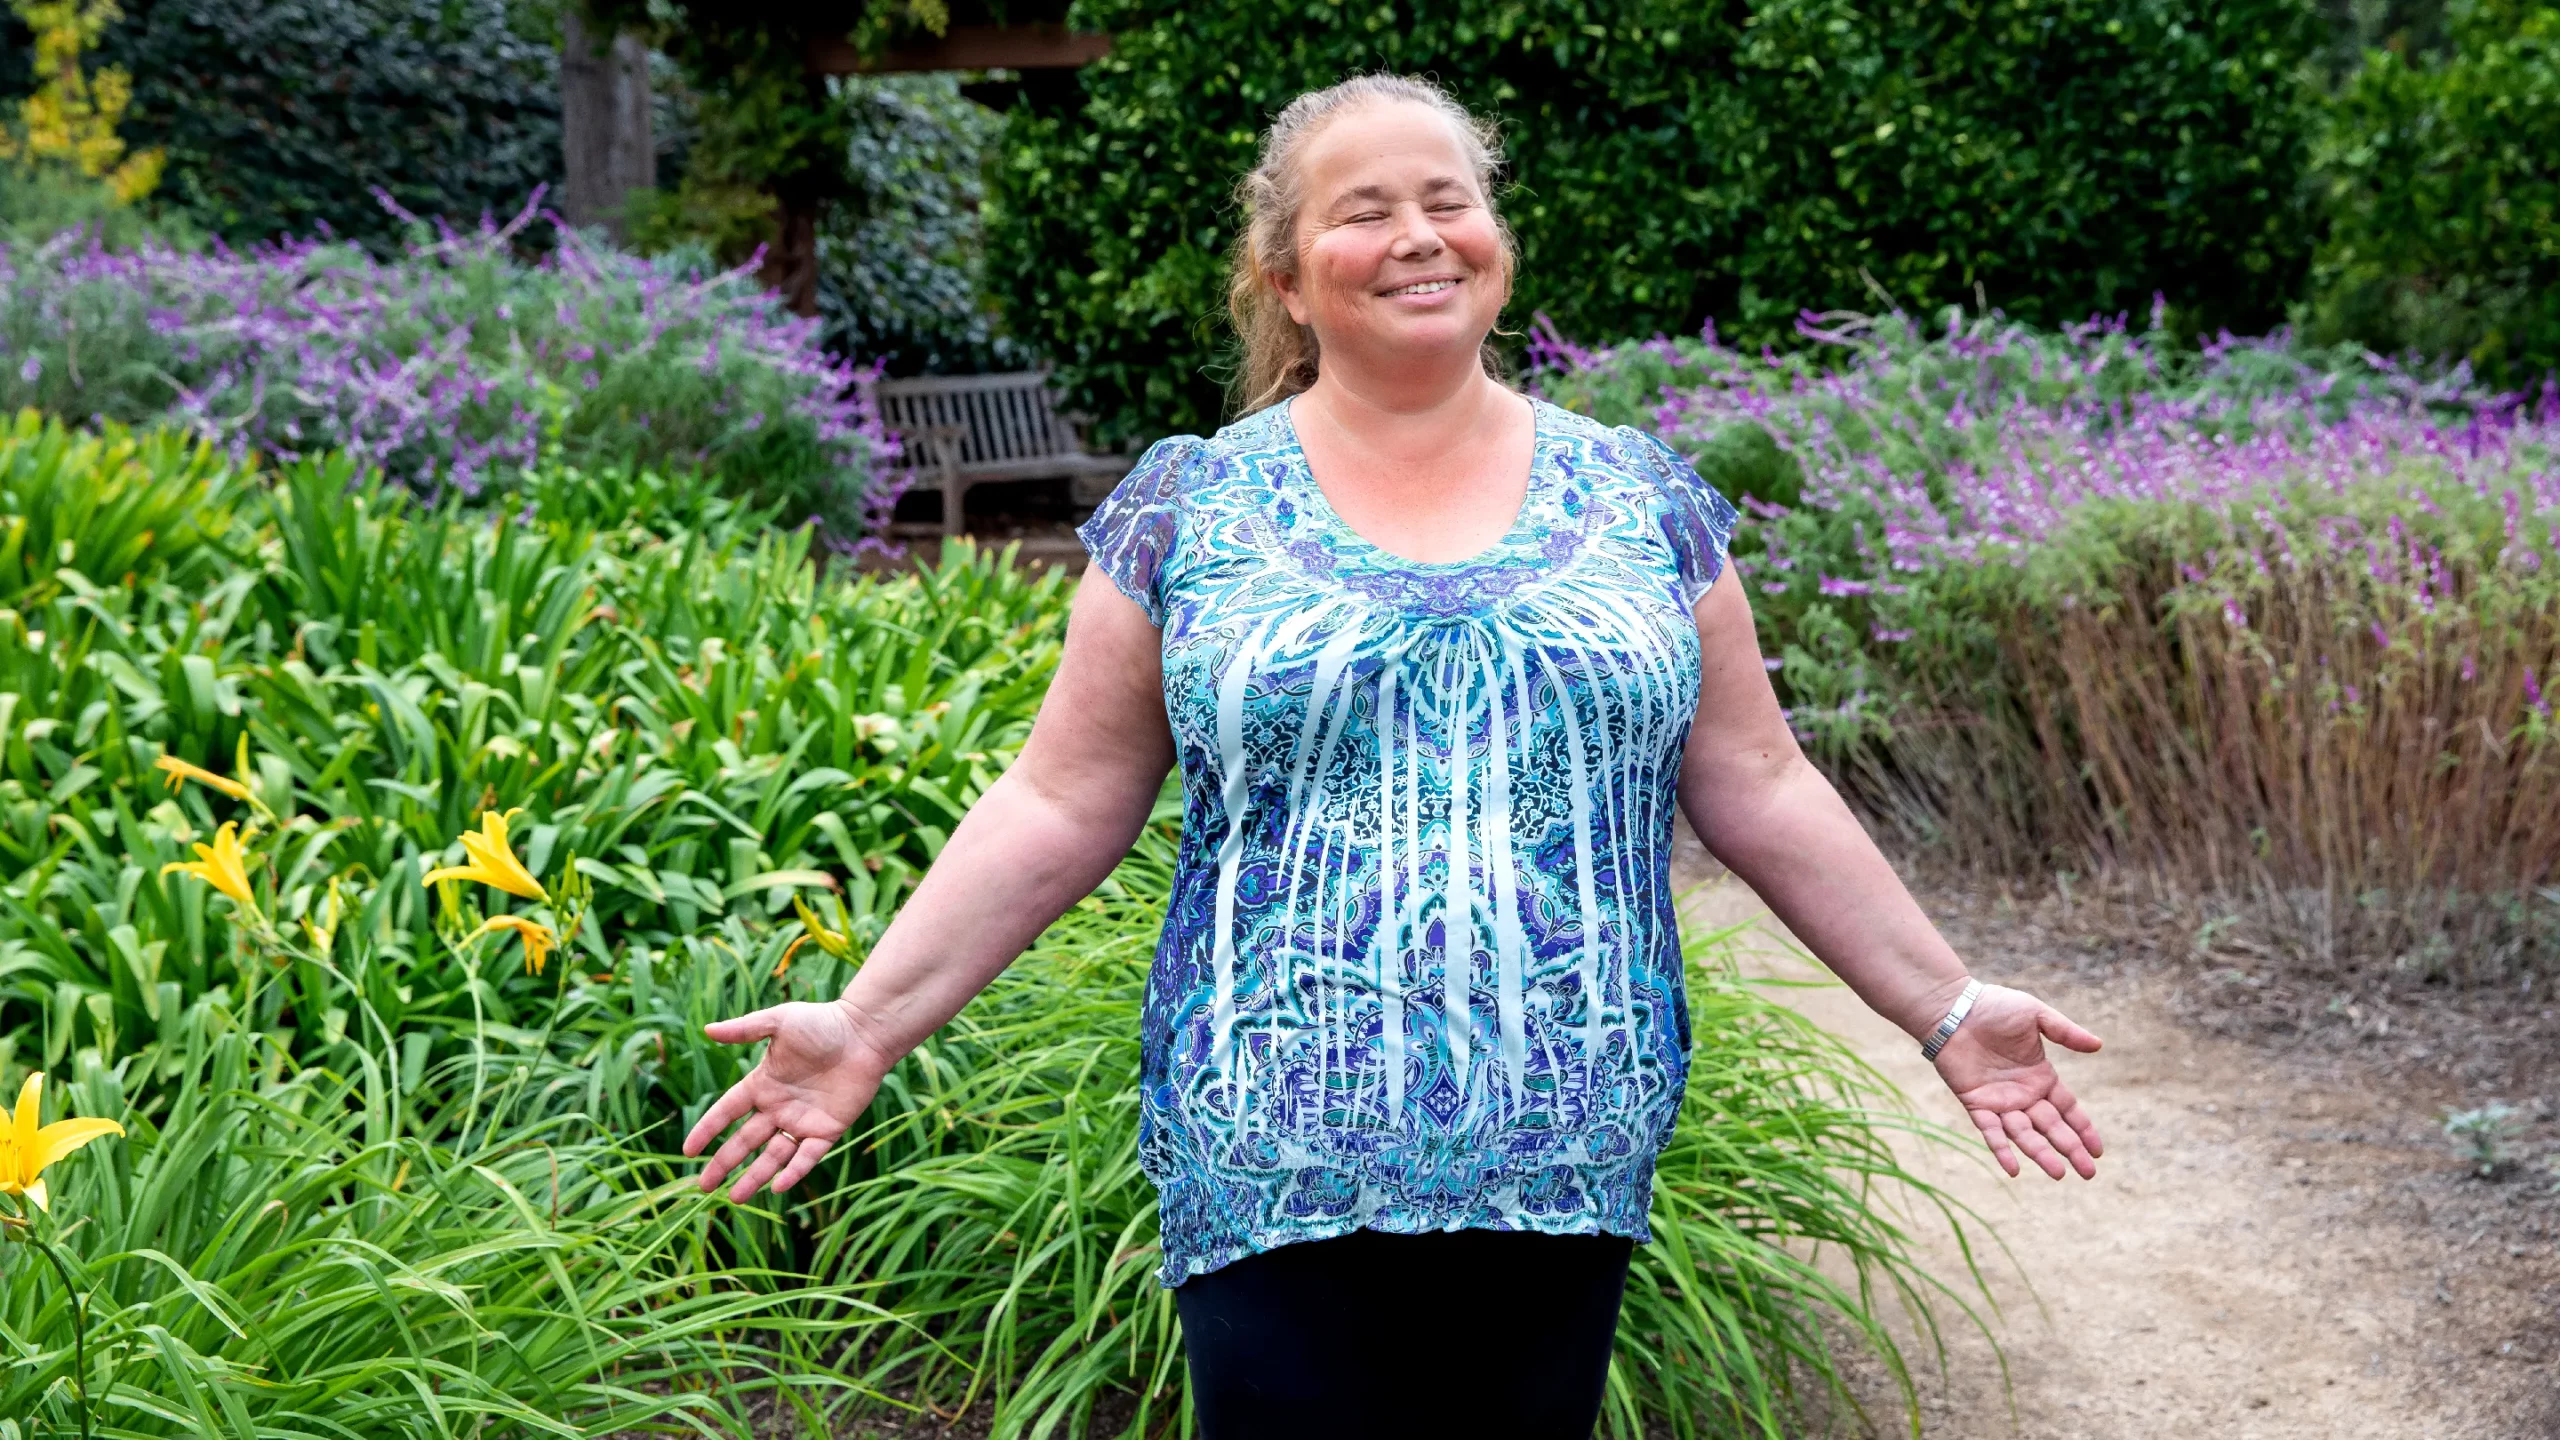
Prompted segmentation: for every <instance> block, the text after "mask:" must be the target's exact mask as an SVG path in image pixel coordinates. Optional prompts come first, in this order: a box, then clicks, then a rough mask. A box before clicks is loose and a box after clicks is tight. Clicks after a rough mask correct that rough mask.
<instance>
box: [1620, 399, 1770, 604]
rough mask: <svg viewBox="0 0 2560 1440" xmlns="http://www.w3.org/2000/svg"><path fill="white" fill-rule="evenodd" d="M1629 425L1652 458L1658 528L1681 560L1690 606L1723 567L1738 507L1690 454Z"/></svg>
mask: <svg viewBox="0 0 2560 1440" xmlns="http://www.w3.org/2000/svg"><path fill="white" fill-rule="evenodd" d="M1628 429H1629V430H1630V431H1631V432H1632V433H1633V434H1634V435H1635V436H1636V437H1637V439H1638V441H1639V448H1640V451H1641V453H1643V454H1645V455H1648V456H1650V457H1651V458H1652V461H1653V466H1654V470H1655V473H1656V474H1657V476H1658V477H1659V483H1660V486H1661V489H1662V497H1663V513H1662V530H1663V536H1664V538H1666V539H1668V540H1669V541H1670V542H1671V553H1672V554H1673V555H1674V556H1675V557H1677V558H1678V560H1679V563H1680V592H1681V594H1682V595H1683V596H1684V597H1685V598H1686V599H1687V600H1688V602H1689V603H1690V604H1691V605H1692V606H1694V605H1696V604H1697V603H1698V601H1699V599H1700V598H1701V597H1703V596H1704V595H1705V594H1706V593H1707V590H1708V589H1709V587H1711V586H1713V585H1714V584H1715V583H1716V577H1717V576H1718V575H1721V574H1723V573H1724V562H1725V556H1726V554H1727V552H1728V551H1729V549H1730V548H1731V546H1732V544H1733V527H1734V525H1735V523H1736V522H1738V521H1739V520H1740V519H1741V518H1742V512H1740V511H1738V510H1736V509H1735V508H1734V507H1733V502H1732V501H1730V500H1727V499H1725V498H1724V496H1723V495H1722V494H1721V493H1719V492H1718V491H1717V490H1716V487H1714V486H1713V485H1710V484H1708V483H1707V481H1706V477H1704V476H1702V475H1700V474H1699V473H1698V468H1697V467H1696V466H1694V465H1692V464H1690V463H1689V458H1688V457H1687V456H1685V455H1683V454H1681V453H1680V452H1679V451H1677V450H1674V449H1672V448H1671V447H1670V446H1669V445H1668V444H1666V443H1664V442H1663V440H1662V439H1661V438H1660V437H1659V436H1656V435H1654V434H1652V433H1651V432H1649V431H1644V430H1637V429H1635V428H1634V427H1632V426H1630V427H1628Z"/></svg>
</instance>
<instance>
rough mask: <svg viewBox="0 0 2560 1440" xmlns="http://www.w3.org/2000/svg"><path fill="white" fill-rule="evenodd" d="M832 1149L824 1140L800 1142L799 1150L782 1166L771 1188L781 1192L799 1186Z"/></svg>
mask: <svg viewBox="0 0 2560 1440" xmlns="http://www.w3.org/2000/svg"><path fill="white" fill-rule="evenodd" d="M832 1148H834V1147H833V1146H831V1145H829V1144H828V1143H827V1142H826V1141H824V1140H814V1139H812V1140H803V1141H801V1142H800V1148H799V1149H798V1150H797V1151H795V1152H794V1153H793V1154H792V1156H791V1163H790V1164H788V1165H785V1166H783V1167H782V1173H781V1174H779V1175H776V1176H774V1177H773V1188H774V1189H775V1190H776V1191H782V1190H788V1189H790V1188H791V1187H792V1186H794V1185H797V1184H799V1183H800V1182H801V1180H802V1179H804V1178H806V1177H807V1175H808V1174H809V1172H810V1171H812V1170H815V1169H817V1168H818V1162H819V1161H820V1160H823V1159H825V1158H826V1156H827V1151H829V1150H830V1149H832Z"/></svg>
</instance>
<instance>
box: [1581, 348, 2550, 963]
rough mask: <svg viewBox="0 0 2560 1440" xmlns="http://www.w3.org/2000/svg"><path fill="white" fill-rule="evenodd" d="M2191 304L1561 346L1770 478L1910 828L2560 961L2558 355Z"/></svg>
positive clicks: (1827, 633)
mask: <svg viewBox="0 0 2560 1440" xmlns="http://www.w3.org/2000/svg"><path fill="white" fill-rule="evenodd" d="M2157 324H2158V322H2157V320H2156V318H2155V321H2154V326H2155V328H2154V329H2153V330H2151V331H2149V332H2143V331H2136V330H2133V329H2130V328H2128V327H2127V326H2126V325H2125V324H2124V323H2123V321H2122V320H2121V319H2119V320H2116V321H2111V322H2097V323H2092V324H2088V325H2083V326H2077V327H2072V328H2070V329H2067V330H2064V331H2062V332H2059V333H2049V332H2040V331H2036V330H2032V329H2029V328H2026V327H2023V326H2018V325H2014V324H2010V323H2008V322H2005V321H2003V320H2001V319H1999V318H1997V317H1982V316H1976V317H1972V318H1971V319H1967V318H1966V317H1964V316H1962V315H1960V314H1957V313H1955V312H1952V311H1950V312H1947V313H1946V314H1945V315H1944V316H1942V317H1941V324H1940V326H1939V327H1938V328H1937V329H1935V330H1934V331H1924V330H1922V329H1921V328H1920V327H1919V325H1918V324H1917V323H1916V322H1914V321H1913V320H1911V319H1910V318H1908V317H1904V316H1898V315H1897V316H1884V317H1864V316H1807V317H1805V319H1804V320H1803V321H1802V322H1801V324H1800V329H1801V330H1802V331H1803V332H1804V333H1805V334H1806V335H1807V336H1808V337H1809V338H1810V339H1812V340H1814V341H1816V342H1818V343H1817V345H1816V346H1815V347H1814V348H1812V349H1810V350H1807V351H1803V352H1799V353H1796V354H1791V355H1787V356H1779V355H1775V354H1770V353H1763V354H1760V355H1748V354H1743V353H1741V352H1739V351H1736V350H1734V349H1731V348H1729V347H1726V346H1723V345H1720V344H1718V343H1717V342H1716V340H1715V339H1714V336H1713V331H1712V328H1710V330H1709V332H1708V333H1707V334H1706V335H1703V336H1701V337H1699V338H1697V339H1694V340H1666V339H1659V338H1658V339H1655V340H1652V341H1648V342H1642V343H1637V344H1629V345H1621V346H1617V347H1613V348H1610V349H1606V350H1600V351H1591V350H1585V349H1582V348H1580V347H1577V346H1574V345H1572V344H1570V343H1569V342H1566V341H1564V340H1563V339H1561V338H1560V337H1557V336H1556V335H1555V334H1554V333H1553V331H1552V330H1545V331H1543V333H1541V334H1540V335H1539V336H1538V339H1537V344H1536V346H1535V355H1534V357H1533V358H1534V361H1535V364H1536V371H1537V380H1538V383H1539V384H1540V385H1541V387H1542V388H1543V389H1544V390H1545V392H1546V393H1547V394H1548V395H1549V396H1550V397H1551V398H1554V399H1556V400H1558V401H1560V402H1561V403H1564V404H1567V405H1570V406H1572V407H1574V408H1577V409H1581V410H1584V411H1586V412H1588V413H1592V414H1596V415H1599V416H1601V417H1602V418H1604V419H1608V420H1611V421H1613V422H1618V423H1637V424H1643V425H1647V426H1649V427H1651V428H1653V429H1654V430H1656V431H1657V432H1658V433H1660V434H1661V435H1663V436H1664V438H1666V439H1668V440H1670V441H1671V442H1672V443H1673V444H1675V445H1677V446H1679V447H1680V448H1682V449H1683V451H1684V452H1686V453H1688V454H1690V455H1691V456H1692V457H1693V458H1694V459H1695V460H1696V462H1697V463H1698V465H1699V468H1700V470H1701V472H1702V473H1704V474H1706V475H1707V476H1708V478H1709V479H1711V480H1713V481H1715V482H1716V483H1718V484H1719V485H1720V486H1722V487H1723V488H1725V489H1726V490H1727V492H1728V493H1729V494H1732V495H1733V496H1734V498H1735V500H1736V502H1737V503H1738V504H1740V505H1741V506H1742V507H1743V508H1744V510H1745V512H1746V515H1747V516H1748V518H1749V520H1750V522H1751V523H1749V524H1747V525H1746V526H1745V527H1744V533H1743V535H1742V536H1740V537H1739V538H1738V541H1737V545H1736V549H1735V556H1734V563H1735V569H1736V571H1737V573H1738V574H1739V575H1741V576H1743V577H1745V578H1746V579H1747V580H1748V582H1749V584H1750V585H1751V587H1752V590H1751V594H1752V603H1753V605H1754V607H1755V609H1756V611H1757V613H1758V615H1759V617H1760V624H1761V635H1762V644H1763V650H1764V652H1765V653H1766V654H1767V655H1768V656H1769V657H1771V658H1770V661H1769V663H1770V665H1771V667H1772V669H1773V671H1774V672H1775V673H1774V677H1773V678H1774V679H1775V680H1776V682H1777V684H1778V687H1779V692H1780V696H1781V698H1782V700H1783V701H1784V702H1785V703H1786V704H1787V706H1788V710H1789V715H1790V718H1791V719H1792V720H1793V722H1794V724H1795V725H1796V727H1797V730H1798V733H1799V734H1800V735H1801V736H1802V737H1803V738H1804V739H1805V741H1806V742H1807V745H1808V748H1809V749H1810V750H1811V751H1812V752H1813V753H1814V754H1815V755H1816V756H1817V757H1818V758H1820V759H1821V760H1822V761H1823V762H1824V763H1825V764H1826V766H1827V767H1828V768H1830V769H1831V770H1832V771H1833V773H1834V774H1835V775H1838V776H1840V777H1842V778H1843V779H1844V780H1845V781H1846V782H1847V784H1848V786H1849V788H1851V789H1852V790H1853V791H1854V792H1855V793H1856V794H1857V796H1858V797H1859V798H1860V799H1861V801H1862V802H1863V803H1864V804H1865V805H1866V806H1867V807H1868V809H1869V810H1870V811H1871V813H1873V814H1875V815H1876V816H1878V817H1879V818H1880V819H1882V820H1883V821H1885V822H1886V823H1888V824H1890V825H1892V826H1894V827H1895V828H1897V829H1899V830H1901V831H1902V832H1903V833H1904V834H1905V835H1906V836H1907V837H1909V838H1913V839H1917V840H1925V841H1932V842H1936V843H1937V844H1938V845H1939V846H1940V847H1941V848H1943V849H1945V850H1948V851H1951V852H1953V853H1954V854H1956V855H1958V856H1960V857H1963V858H1967V859H1970V860H1974V861H1978V862H1982V863H1988V864H1995V865H2000V866H2005V867H2010V868H2017V867H2029V868H2043V867H2048V866H2051V867H2064V866H2071V867H2082V866H2086V865H2087V864H2089V863H2091V862H2093V861H2094V862H2096V863H2100V864H2110V865H2119V866H2130V867H2134V868H2137V869H2141V870H2144V871H2148V872H2152V873H2166V874H2171V875H2176V876H2182V877H2184V878H2186V879H2188V880H2190V881H2193V882H2196V883H2198V884H2200V885H2201V886H2203V887H2204V888H2205V889H2206V890H2207V891H2209V892H2211V893H2215V894H2219V895H2223V896H2226V897H2241V898H2252V899H2253V903H2254V901H2268V900H2272V901H2275V902H2277V903H2278V907H2279V908H2280V909H2282V910H2283V911H2284V912H2285V914H2286V915H2287V917H2288V920H2289V924H2290V925H2291V928H2292V930H2293V931H2294V933H2295V934H2296V936H2297V938H2298V939H2299V940H2300V941H2301V943H2302V944H2303V945H2304V946H2305V947H2306V948H2308V949H2310V950H2313V951H2316V952H2318V953H2319V954H2321V955H2322V956H2323V957H2324V958H2328V959H2331V960H2335V959H2338V958H2339V957H2341V956H2343V955H2346V954H2349V953H2354V954H2358V955H2368V956H2369V955H2372V954H2377V953H2378V954H2382V955H2386V956H2389V957H2391V958H2392V959H2393V960H2395V961H2397V962H2400V963H2401V964H2403V965H2405V966H2407V967H2409V968H2414V969H2417V970H2420V971H2423V972H2427V973H2451V974H2454V975H2456V976H2458V977H2460V978H2477V979H2484V980H2485V979H2491V978H2501V977H2512V976H2513V975H2514V973H2515V972H2516V970H2517V968H2518V967H2520V966H2522V967H2528V968H2534V967H2539V968H2542V969H2543V970H2544V971H2545V973H2548V969H2549V967H2550V966H2551V965H2552V964H2553V963H2554V962H2555V961H2560V886H2555V884H2554V882H2555V880H2560V744H2555V741H2556V740H2560V725H2555V723H2554V717H2553V705H2554V703H2555V701H2560V694H2555V693H2553V692H2554V689H2555V687H2554V673H2555V669H2560V388H2555V387H2554V386H2553V385H2550V384H2545V385H2544V386H2542V387H2540V388H2539V389H2538V390H2536V391H2534V392H2530V393H2524V394H2512V393H2510V394H2496V393H2490V392H2488V391H2486V390H2483V389H2481V388H2480V387H2478V386H2476V385H2474V384H2472V383H2471V381H2470V377H2469V376H2468V374H2467V372H2464V371H2462V370H2460V369H2456V370H2454V371H2451V372H2447V373H2443V374H2434V375H2422V374H2415V373H2411V372H2410V371H2407V370H2405V369H2403V368H2401V367H2399V366H2396V365H2394V364H2393V363H2391V362H2389V361H2386V360H2384V359H2382V358H2381V357H2378V356H2373V355H2369V354H2366V353H2364V352H2362V351H2359V350H2353V349H2338V350H2318V349H2308V348H2304V347H2299V346H2296V345H2294V344H2292V343H2290V342H2289V341H2288V340H2287V339H2286V338H2285V337H2282V336H2277V337H2272V338H2266V339H2235V338H2233V337H2230V336H2227V335H2226V336H2223V337H2221V338H2219V339H2218V340H2215V341H2213V342H2212V343H2209V344H2206V345H2204V346H2202V347H2200V348H2197V349H2184V348H2181V347H2177V346H2174V345H2172V344H2170V343H2168V337H2167V336H2166V335H2165V334H2163V333H2161V332H2160V331H2159V330H2158V329H2157V328H2156V326H2157ZM2234 903H2237V900H2235V902H2234Z"/></svg>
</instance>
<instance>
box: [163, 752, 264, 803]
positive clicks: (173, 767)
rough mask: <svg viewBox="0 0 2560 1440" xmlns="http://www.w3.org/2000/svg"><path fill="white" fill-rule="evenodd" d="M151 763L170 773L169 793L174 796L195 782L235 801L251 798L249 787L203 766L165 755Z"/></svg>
mask: <svg viewBox="0 0 2560 1440" xmlns="http://www.w3.org/2000/svg"><path fill="white" fill-rule="evenodd" d="M151 763H152V765H153V766H154V767H155V768H157V769H161V770H166V771H168V772H169V793H170V794H172V795H174V794H176V793H177V792H178V791H180V790H182V789H184V788H186V782H187V781H189V780H193V781H194V782H196V783H197V784H199V785H208V786H211V787H212V788H214V789H216V790H219V791H221V792H222V793H223V794H225V795H228V796H230V797H231V798H232V799H234V800H246V799H248V798H249V787H248V786H246V785H243V784H241V783H240V782H239V781H237V780H232V779H227V778H225V777H223V776H220V775H216V774H214V773H213V772H212V771H210V770H207V769H205V768H204V767H203V766H201V765H190V764H188V763H187V762H186V761H184V760H181V759H179V758H178V757H177V756H175V755H163V756H161V757H160V758H159V759H157V760H154V761H152V762H151Z"/></svg>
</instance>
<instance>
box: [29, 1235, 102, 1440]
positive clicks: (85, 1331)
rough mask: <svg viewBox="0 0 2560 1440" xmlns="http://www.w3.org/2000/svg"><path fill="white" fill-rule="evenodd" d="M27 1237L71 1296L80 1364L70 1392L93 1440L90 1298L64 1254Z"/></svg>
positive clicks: (85, 1436)
mask: <svg viewBox="0 0 2560 1440" xmlns="http://www.w3.org/2000/svg"><path fill="white" fill-rule="evenodd" d="M27 1240H28V1241H29V1243H31V1244H33V1245H34V1246H35V1247H36V1248H37V1249H38V1250H41V1251H43V1252H44V1258H45V1259H46V1260H48V1261H50V1262H52V1264H53V1273H54V1274H56V1275H59V1276H61V1277H62V1293H63V1294H65V1295H68V1296H70V1297H71V1354H72V1363H73V1364H74V1365H76V1366H77V1367H78V1370H77V1373H75V1374H73V1376H72V1377H71V1395H72V1398H73V1399H74V1400H76V1401H78V1402H79V1405H80V1440H90V1436H89V1298H88V1296H87V1295H85V1294H84V1293H82V1291H81V1289H80V1287H79V1286H77V1285H74V1284H72V1283H71V1271H70V1269H69V1268H68V1267H66V1266H65V1265H64V1264H63V1263H62V1257H61V1256H60V1255H58V1254H56V1253H54V1249H53V1245H52V1243H51V1242H50V1241H47V1240H44V1239H42V1238H40V1237H38V1236H37V1235H35V1234H34V1233H33V1232H32V1231H31V1232H29V1233H28V1235H27Z"/></svg>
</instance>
